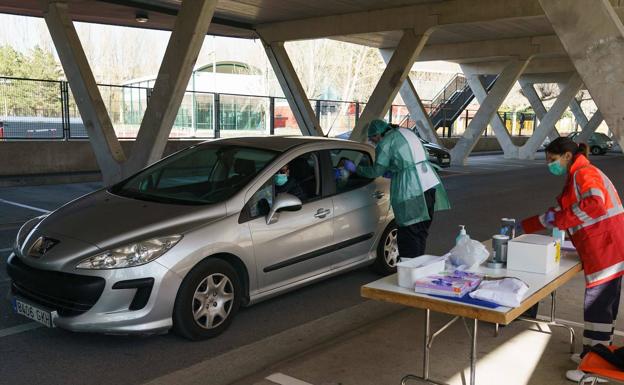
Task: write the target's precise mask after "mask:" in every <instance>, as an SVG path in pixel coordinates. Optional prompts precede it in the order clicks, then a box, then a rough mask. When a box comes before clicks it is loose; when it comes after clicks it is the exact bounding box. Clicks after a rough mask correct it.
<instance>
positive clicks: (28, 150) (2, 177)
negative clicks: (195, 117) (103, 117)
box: [0, 137, 528, 186]
mask: <svg viewBox="0 0 624 385" xmlns="http://www.w3.org/2000/svg"><path fill="white" fill-rule="evenodd" d="M527 139H528V138H526V137H518V138H513V140H514V143H515V144H516V145H522V144H524V143H525V142H526V140H527ZM201 142H202V141H196V140H170V141H169V142H168V143H167V147H166V150H165V155H169V154H172V153H174V152H176V151H179V150H182V149H184V148H186V147H188V146H191V145H193V144H196V143H201ZM442 142H443V144H444V145H445V146H446V147H447V148H452V147H453V146H454V145H455V143H456V142H457V138H442ZM133 144H134V141H122V142H121V145H122V147H123V149H124V151H125V152H126V154H129V153H130V151H131V149H132V145H133ZM488 151H501V147H500V145H499V144H498V141H497V140H496V138H494V137H487V138H481V139H480V140H479V142H478V143H477V146H476V147H475V152H488ZM100 179H101V176H100V173H99V170H98V166H97V163H96V162H95V156H94V155H93V150H92V149H91V144H90V143H89V142H88V141H78V140H72V141H39V140H28V141H4V142H2V141H0V186H12V185H23V184H47V183H72V182H85V181H99V180H100Z"/></svg>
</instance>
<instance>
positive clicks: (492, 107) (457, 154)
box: [451, 59, 530, 165]
mask: <svg viewBox="0 0 624 385" xmlns="http://www.w3.org/2000/svg"><path fill="white" fill-rule="evenodd" d="M529 60H530V59H521V60H519V59H514V60H512V61H510V62H509V63H508V64H507V65H506V66H505V68H504V69H503V72H501V74H500V75H499V76H498V79H497V80H496V83H494V87H492V89H491V90H490V93H489V94H488V95H487V97H486V98H485V99H484V100H483V103H481V106H480V107H479V111H477V113H476V114H475V116H474V118H473V119H472V121H471V122H470V124H469V125H468V128H466V132H465V133H464V135H463V136H462V137H461V138H460V139H459V141H458V142H457V144H456V145H455V147H453V149H452V150H451V162H452V163H453V164H454V165H464V164H465V163H466V159H467V158H468V155H470V153H471V152H472V150H473V149H474V147H475V145H476V144H477V141H478V140H479V139H480V138H481V135H482V134H483V132H484V131H485V129H486V128H487V126H488V123H489V122H490V121H491V120H492V118H493V117H494V114H496V113H497V111H498V108H499V107H500V105H501V103H503V101H504V100H505V98H506V97H507V95H508V94H509V91H511V89H512V88H513V85H514V84H515V83H516V81H517V80H518V77H520V75H521V74H522V71H524V69H525V68H526V66H527V64H528V63H529Z"/></svg>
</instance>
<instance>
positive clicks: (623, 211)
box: [568, 206, 624, 234]
mask: <svg viewBox="0 0 624 385" xmlns="http://www.w3.org/2000/svg"><path fill="white" fill-rule="evenodd" d="M575 214H576V213H575ZM619 214H624V207H622V206H617V207H613V208H611V209H609V210H608V211H607V213H606V214H605V215H603V216H601V217H598V218H593V219H590V220H589V221H587V222H583V223H582V224H580V225H578V226H575V227H572V228H569V229H568V231H569V232H570V234H574V233H576V232H577V231H579V230H582V229H584V228H586V227H589V226H592V225H595V224H596V223H598V222H601V221H604V220H605V219H609V218H613V217H614V216H616V215H619Z"/></svg>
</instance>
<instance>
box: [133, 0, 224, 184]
mask: <svg viewBox="0 0 624 385" xmlns="http://www.w3.org/2000/svg"><path fill="white" fill-rule="evenodd" d="M216 5H217V0H195V1H183V2H182V5H181V6H180V10H179V12H178V15H177V17H176V21H175V24H174V26H173V31H172V32H171V37H170V38H169V44H168V45H167V50H166V51H165V56H164V58H163V61H162V63H161V65H160V70H159V71H158V77H157V78H156V82H155V83H154V89H153V91H152V94H151V96H150V99H149V103H148V104H147V109H146V110H145V115H144V116H143V121H142V122H141V128H140V129H139V134H138V135H137V139H136V142H135V144H134V146H133V148H132V155H131V157H130V159H129V162H128V164H127V165H125V167H124V170H123V171H124V174H125V175H130V174H133V173H135V172H137V171H138V170H140V169H142V168H144V167H146V166H148V165H149V164H151V163H154V162H156V161H158V160H160V159H161V158H162V155H163V153H164V151H165V146H166V145H167V140H168V139H169V134H170V133H171V128H172V127H173V123H174V122H175V118H176V115H177V114H178V110H179V109H180V105H181V103H182V99H183V98H184V93H185V92H186V89H187V87H188V84H189V80H190V79H191V74H192V73H193V67H194V66H195V62H196V61H197V55H199V50H200V49H201V46H202V44H203V42H204V37H205V36H206V34H207V33H208V27H209V26H210V21H211V20H212V15H213V13H214V10H215V7H216ZM137 54H139V53H137Z"/></svg>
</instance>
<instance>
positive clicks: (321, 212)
mask: <svg viewBox="0 0 624 385" xmlns="http://www.w3.org/2000/svg"><path fill="white" fill-rule="evenodd" d="M329 213H331V210H329V209H318V211H317V212H316V214H314V218H325V217H326V216H328V215H329Z"/></svg>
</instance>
